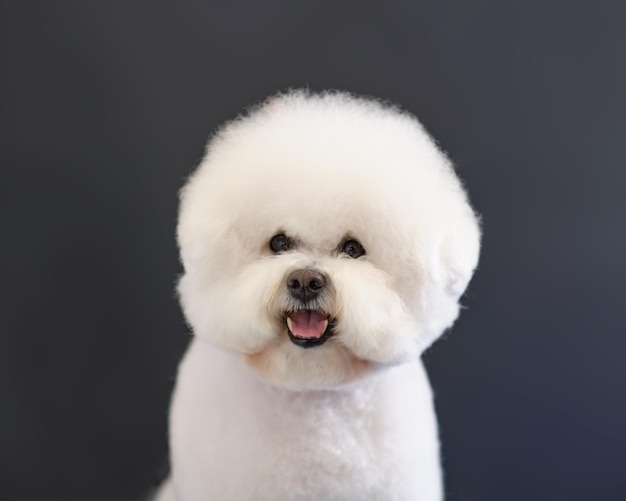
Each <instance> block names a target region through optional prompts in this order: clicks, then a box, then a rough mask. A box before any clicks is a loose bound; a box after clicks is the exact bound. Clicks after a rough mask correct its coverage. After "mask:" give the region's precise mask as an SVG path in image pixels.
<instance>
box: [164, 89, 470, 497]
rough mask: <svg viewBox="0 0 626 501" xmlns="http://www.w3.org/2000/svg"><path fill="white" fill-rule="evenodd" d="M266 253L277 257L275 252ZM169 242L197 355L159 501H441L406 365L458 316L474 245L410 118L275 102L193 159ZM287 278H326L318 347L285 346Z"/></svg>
mask: <svg viewBox="0 0 626 501" xmlns="http://www.w3.org/2000/svg"><path fill="white" fill-rule="evenodd" d="M277 234H285V235H287V236H288V237H290V238H291V241H292V243H293V247H292V248H291V249H290V250H288V251H286V252H279V253H275V252H273V251H272V250H271V248H270V241H271V239H272V237H273V236H274V235H277ZM178 240H179V245H180V252H181V257H182V262H183V265H184V270H185V271H184V275H183V276H182V278H181V280H180V283H179V288H178V290H179V293H180V299H181V303H182V307H183V309H184V312H185V315H186V318H187V320H188V322H189V324H190V326H191V327H192V329H193V332H194V334H195V339H194V341H193V342H192V343H191V346H190V348H189V350H188V352H187V354H186V356H185V358H184V360H183V361H182V363H181V367H180V370H179V373H178V379H177V384H176V390H175V393H174V397H173V403H172V410H171V436H170V442H171V466H172V474H171V478H170V479H169V480H168V481H167V482H166V483H165V484H164V486H163V487H162V489H161V491H160V492H159V494H158V495H157V499H158V500H159V501H166V500H167V501H170V500H171V501H173V500H176V501H207V500H228V501H239V500H267V501H274V500H282V501H289V500H294V501H295V500H322V499H323V500H346V501H347V500H350V501H355V500H372V499H381V500H382V499H384V500H420V501H431V500H432V501H435V500H441V499H442V481H441V471H440V465H439V445H438V438H437V426H436V420H435V414H434V410H433V406H432V396H431V391H430V387H429V384H428V380H427V377H426V374H425V372H424V370H423V367H422V364H421V361H420V359H419V357H420V354H421V353H422V352H423V350H424V349H425V348H426V347H428V346H429V345H430V344H431V343H432V342H433V341H434V340H435V339H436V338H437V337H438V336H439V335H440V334H441V333H442V332H443V331H444V330H445V329H446V328H448V327H450V326H451V325H452V323H453V322H454V320H455V319H456V317H457V315H458V312H459V303H458V300H459V297H460V295H461V294H462V293H463V291H464V290H465V287H466V286H467V283H468V281H469V280H470V277H471V275H472V273H473V270H474V268H475V266H476V263H477V260H478V253H479V240H480V231H479V225H478V221H477V218H476V216H475V214H474V212H473V211H472V209H471V207H470V205H469V203H468V201H467V197H466V194H465V192H464V190H463V188H462V185H461V183H460V182H459V180H458V178H457V177H456V175H455V174H454V171H453V169H452V167H451V165H450V162H449V161H448V159H447V158H446V156H445V155H444V154H443V153H441V151H439V150H438V149H437V147H436V145H435V143H434V142H433V140H432V139H431V138H430V137H429V136H428V134H427V133H426V132H425V131H424V129H423V127H422V126H421V125H420V124H419V122H418V121H417V120H416V119H415V118H414V117H412V116H410V115H408V114H406V113H403V112H400V111H399V110H397V109H395V108H392V107H389V106H386V105H383V104H381V103H379V102H377V101H374V100H366V99H360V98H355V97H352V96H350V95H348V94H345V93H326V94H321V95H317V94H310V93H307V92H291V93H287V94H284V95H279V96H276V97H274V98H273V99H271V100H269V101H268V102H266V103H265V104H264V105H262V106H260V107H258V108H256V109H254V110H252V111H251V112H250V113H248V114H247V115H245V116H243V117H241V118H239V119H237V120H234V121H233V122H231V123H229V124H227V125H226V126H225V127H224V128H222V129H221V130H220V131H219V132H218V134H216V136H215V137H214V138H213V139H212V140H211V141H210V143H209V146H208V149H207V154H206V157H205V158H204V160H203V161H202V163H201V165H200V166H199V168H198V169H197V171H196V172H195V173H194V174H193V175H192V176H191V178H190V179H189V181H188V183H187V185H186V186H185V188H184V189H183V191H182V194H181V208H180V221H179V226H178ZM346 240H357V241H358V242H360V244H362V246H363V247H364V249H365V255H363V256H360V257H358V258H352V257H349V256H348V255H346V253H345V252H342V245H343V243H344V242H345V241H346ZM295 270H316V271H317V272H319V273H321V274H322V275H323V276H324V277H325V278H326V287H324V289H323V290H322V293H321V294H320V296H319V297H318V298H316V299H315V301H314V303H315V306H314V309H316V310H323V312H324V313H325V314H327V315H328V318H329V320H331V321H332V322H333V323H332V333H333V335H332V336H331V337H330V338H329V339H328V340H327V341H326V342H325V343H324V344H322V345H321V346H316V347H311V348H303V347H301V346H298V345H296V344H295V343H294V342H292V341H291V340H290V336H289V335H288V330H287V325H286V323H285V315H286V314H288V312H290V311H293V310H294V309H298V308H299V307H301V305H298V301H297V300H295V299H294V297H292V295H290V293H289V290H288V287H287V277H289V275H290V274H291V273H292V272H294V271H295Z"/></svg>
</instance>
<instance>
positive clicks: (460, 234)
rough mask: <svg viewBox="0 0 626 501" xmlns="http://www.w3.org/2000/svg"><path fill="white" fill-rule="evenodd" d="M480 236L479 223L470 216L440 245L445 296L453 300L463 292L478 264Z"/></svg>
mask: <svg viewBox="0 0 626 501" xmlns="http://www.w3.org/2000/svg"><path fill="white" fill-rule="evenodd" d="M470 210H471V209H470ZM480 235H481V231H480V221H479V220H478V218H477V217H476V216H474V214H471V216H470V217H469V218H467V220H466V221H463V224H459V225H456V227H455V228H454V231H452V232H449V233H448V234H447V235H446V236H445V237H444V239H443V242H442V243H441V246H440V252H439V257H440V266H441V271H442V273H443V276H441V279H442V280H443V287H444V290H445V292H446V294H448V296H450V297H452V298H454V299H455V300H458V299H459V298H460V297H461V295H462V294H463V292H465V289H466V288H467V285H468V284H469V281H470V279H471V278H472V275H473V274H474V270H475V269H476V266H477V264H478V255H479V251H480Z"/></svg>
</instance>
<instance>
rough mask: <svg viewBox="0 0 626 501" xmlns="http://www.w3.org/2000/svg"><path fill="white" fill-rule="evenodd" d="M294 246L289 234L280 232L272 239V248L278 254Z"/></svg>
mask: <svg viewBox="0 0 626 501" xmlns="http://www.w3.org/2000/svg"><path fill="white" fill-rule="evenodd" d="M292 247H293V241H292V240H291V238H289V237H288V236H287V235H283V234H282V233H279V234H278V235H274V236H273V237H272V239H271V240H270V249H271V250H272V252H274V253H276V254H278V253H279V252H285V251H288V250H290V249H291V248H292Z"/></svg>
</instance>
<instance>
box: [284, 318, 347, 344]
mask: <svg viewBox="0 0 626 501" xmlns="http://www.w3.org/2000/svg"><path fill="white" fill-rule="evenodd" d="M285 322H286V324H287V333H288V334H289V339H290V341H291V342H292V343H293V344H295V345H296V346H300V347H301V348H314V347H316V346H321V345H323V344H324V343H325V342H326V341H327V340H328V338H329V337H331V336H332V335H333V325H334V323H335V322H334V320H330V319H329V315H328V314H327V313H326V312H324V311H322V310H297V311H291V312H287V313H286V315H285Z"/></svg>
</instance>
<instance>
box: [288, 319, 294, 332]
mask: <svg viewBox="0 0 626 501" xmlns="http://www.w3.org/2000/svg"><path fill="white" fill-rule="evenodd" d="M287 328H288V329H289V330H290V331H291V332H293V329H292V325H291V318H290V317H287Z"/></svg>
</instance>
